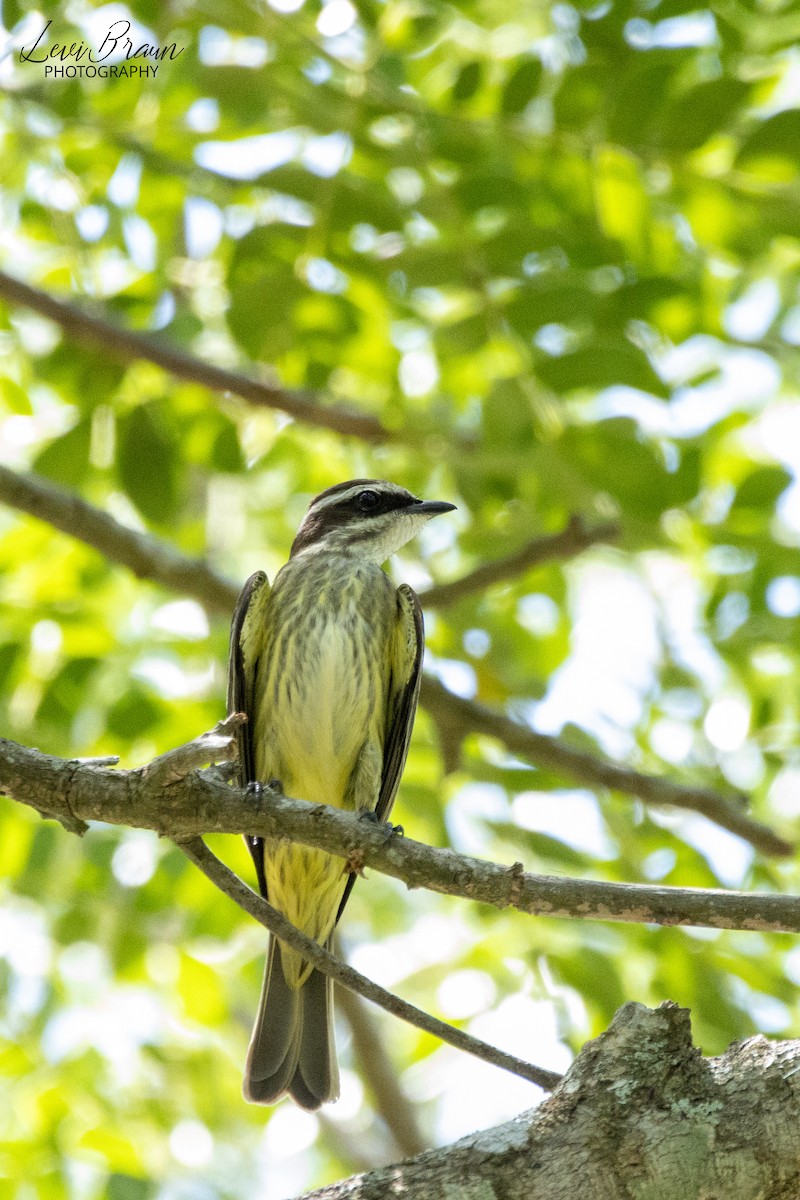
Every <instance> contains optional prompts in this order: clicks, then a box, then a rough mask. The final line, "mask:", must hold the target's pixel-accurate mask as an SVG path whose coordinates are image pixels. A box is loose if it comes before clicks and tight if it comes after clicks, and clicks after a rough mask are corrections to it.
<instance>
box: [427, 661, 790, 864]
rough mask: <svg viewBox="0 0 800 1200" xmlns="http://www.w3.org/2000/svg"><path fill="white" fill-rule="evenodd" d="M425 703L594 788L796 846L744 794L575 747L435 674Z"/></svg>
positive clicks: (783, 849)
mask: <svg viewBox="0 0 800 1200" xmlns="http://www.w3.org/2000/svg"><path fill="white" fill-rule="evenodd" d="M420 702H421V703H422V704H424V705H425V707H426V708H429V709H431V710H432V711H433V712H435V713H437V714H438V715H440V716H442V717H444V719H445V721H446V723H447V727H448V729H450V730H453V731H455V732H456V734H459V733H460V734H461V735H462V736H466V735H467V734H468V733H473V732H474V733H482V734H486V735H487V736H489V737H494V738H497V739H498V740H499V741H501V742H503V743H504V745H505V746H506V747H507V749H509V750H510V751H511V752H512V754H517V755H519V756H520V757H521V758H525V759H528V760H529V761H530V762H532V763H535V764H536V765H537V766H542V767H548V768H551V769H553V770H555V771H558V772H561V773H563V774H564V775H567V776H568V777H569V778H571V779H575V780H577V781H578V782H580V783H585V784H588V785H589V787H593V788H597V787H607V788H611V789H612V790H613V791H616V792H623V793H624V794H625V795H628V796H638V797H639V799H640V800H644V802H645V803H646V804H653V805H659V806H661V805H666V806H668V807H670V808H682V809H686V810H688V811H691V812H697V813H701V814H702V816H704V817H708V819H709V820H710V821H714V822H715V824H717V825H721V826H722V828H723V829H728V830H730V832H731V833H735V834H737V836H738V837H740V838H743V839H744V841H746V842H749V843H750V844H751V845H752V846H754V847H755V848H756V850H760V851H761V853H762V854H769V855H774V856H776V857H783V856H786V855H789V854H792V853H793V852H794V848H793V847H792V845H791V844H790V843H789V842H787V841H786V840H785V839H784V838H782V837H779V836H778V834H777V833H775V832H774V831H773V830H772V829H770V828H769V826H768V825H764V824H762V822H761V821H756V820H754V819H753V818H752V817H750V816H748V815H747V813H746V812H745V811H744V808H745V806H746V805H747V803H748V801H747V797H746V796H744V795H742V794H741V793H740V794H736V795H734V796H733V797H732V798H731V799H730V800H729V799H727V798H726V797H724V796H722V795H720V793H719V792H715V791H713V790H712V789H711V788H706V787H692V786H691V785H686V784H680V783H673V782H672V781H671V780H669V779H664V778H662V777H661V776H658V775H644V774H642V773H641V772H640V771H634V770H632V769H631V768H630V767H622V766H620V765H619V764H618V763H613V762H609V761H608V760H607V759H602V758H599V757H598V756H597V755H594V754H587V753H586V751H584V750H575V749H574V748H573V747H572V746H568V745H567V744H566V743H565V742H563V741H561V740H560V739H559V738H555V737H549V736H548V735H547V734H544V733H536V732H535V731H534V730H533V729H531V728H530V727H529V726H528V725H523V724H522V723H521V722H520V721H515V720H514V719H513V718H512V717H508V716H506V715H505V713H501V712H497V711H496V710H495V709H491V708H487V707H486V705H484V704H479V703H477V702H476V701H475V700H464V699H463V698H462V697H461V696H456V695H454V693H453V692H451V691H448V689H447V688H446V687H444V686H443V684H441V683H440V682H439V681H438V679H434V678H432V677H431V676H430V675H425V676H424V677H423V680H422V689H421V691H420Z"/></svg>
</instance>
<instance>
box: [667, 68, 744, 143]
mask: <svg viewBox="0 0 800 1200" xmlns="http://www.w3.org/2000/svg"><path fill="white" fill-rule="evenodd" d="M749 90H750V89H749V85H748V84H746V83H743V82H742V81H741V80H739V79H727V78H725V76H721V77H720V78H719V79H709V80H706V81H705V82H703V83H699V84H697V86H696V87H693V88H690V89H689V90H688V91H686V92H683V93H682V94H681V95H680V96H679V97H678V98H677V99H676V100H673V101H672V102H671V103H670V104H669V105H668V106H667V107H666V109H665V111H664V113H663V116H662V118H661V120H660V122H659V124H658V126H657V139H658V140H659V141H660V142H661V144H662V145H663V146H664V147H665V148H666V149H668V150H675V151H688V150H695V149H697V147H698V146H702V145H703V144H704V143H705V142H707V141H708V140H709V138H711V137H713V136H714V134H716V133H718V132H720V131H721V130H722V129H724V127H725V125H726V124H727V122H728V121H730V119H731V118H732V116H733V115H734V113H736V111H737V110H738V109H740V108H741V107H742V106H743V105H744V102H745V99H746V97H747V95H748V92H749Z"/></svg>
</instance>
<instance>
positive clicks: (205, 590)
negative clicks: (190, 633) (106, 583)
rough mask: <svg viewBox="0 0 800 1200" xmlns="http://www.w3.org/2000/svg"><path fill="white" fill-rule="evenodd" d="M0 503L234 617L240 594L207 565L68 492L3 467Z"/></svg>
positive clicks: (207, 606)
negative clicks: (130, 526)
mask: <svg viewBox="0 0 800 1200" xmlns="http://www.w3.org/2000/svg"><path fill="white" fill-rule="evenodd" d="M0 501H2V503H4V504H9V505H11V506H12V507H13V508H17V509H19V510H20V511H21V512H25V513H28V514H29V516H31V517H36V518H37V519H38V520H40V521H47V523H48V524H49V525H52V526H53V527H54V528H55V529H60V530H61V532H62V533H67V534H69V535H70V536H71V537H75V538H78V539H80V541H82V542H85V543H86V545H87V546H92V547H93V548H94V549H95V550H99V551H100V553H101V554H103V555H104V556H105V557H106V558H107V559H109V560H110V561H111V562H115V563H120V564H121V565H122V566H124V567H127V568H128V570H129V571H132V572H133V574H134V575H136V576H137V577H138V578H139V579H153V580H156V581H157V582H158V583H161V584H163V585H164V587H167V588H170V589H172V590H173V591H176V592H181V593H183V594H184V595H190V596H194V598H195V599H197V600H199V601H200V602H201V604H203V605H205V607H206V608H208V609H209V610H210V611H212V612H218V613H220V614H223V613H224V614H228V615H229V614H230V613H231V612H232V611H233V606H234V604H235V603H236V597H237V594H238V589H237V588H236V586H235V585H234V584H232V583H230V582H229V581H228V580H227V579H224V578H223V577H222V575H220V574H218V573H217V572H216V571H215V570H214V568H213V567H212V566H210V565H209V564H208V563H207V562H206V561H205V559H202V558H190V557H189V556H188V555H185V554H182V553H181V552H180V550H176V549H175V547H174V546H172V545H171V544H170V543H169V542H165V541H161V540H160V539H159V538H155V537H153V536H152V535H150V534H147V533H139V531H138V530H136V529H129V528H128V527H127V525H122V524H120V522H119V521H117V520H116V519H115V518H114V517H112V516H111V514H110V513H107V512H103V510H102V509H101V508H96V507H95V505H93V504H89V503H88V502H87V501H86V500H83V499H82V498H81V497H80V496H78V495H77V494H76V493H75V492H71V491H69V489H67V488H63V487H59V486H58V485H57V484H55V483H50V482H49V481H48V480H46V479H42V478H41V476H37V475H34V474H32V473H30V472H27V473H25V474H22V473H20V472H18V471H10V470H9V469H8V467H4V466H3V465H2V464H0Z"/></svg>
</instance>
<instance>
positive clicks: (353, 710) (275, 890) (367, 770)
mask: <svg viewBox="0 0 800 1200" xmlns="http://www.w3.org/2000/svg"><path fill="white" fill-rule="evenodd" d="M455 507H456V506H455V505H454V504H451V503H449V502H448V501H444V500H420V499H418V498H417V497H416V496H414V495H412V493H411V492H409V491H407V490H406V489H405V488H403V487H401V486H399V485H398V484H395V483H390V482H387V481H386V480H380V479H351V480H349V481H347V482H345V483H339V484H336V485H335V486H334V487H329V488H327V489H326V490H325V491H323V492H320V493H319V495H317V496H315V497H314V499H313V500H312V501H311V503H310V505H309V507H308V511H307V512H306V514H305V517H304V518H303V521H302V523H301V525H300V527H299V529H298V531H297V535H296V537H295V539H294V542H293V543H292V547H291V552H290V556H289V560H288V562H287V563H286V565H285V566H283V567H282V568H281V570H280V571H279V572H278V574H277V575H276V577H275V580H274V582H273V584H272V586H271V587H270V584H269V581H268V579H267V576H266V574H265V573H264V572H263V571H257V572H256V573H255V574H254V575H251V577H250V578H249V579H248V581H247V583H246V584H245V585H244V588H243V589H242V592H241V595H240V597H239V600H238V603H237V605H236V609H235V611H234V615H233V620H232V623H231V640H230V657H229V669H228V711H229V713H230V714H232V713H244V714H245V716H246V718H247V720H246V722H245V723H244V724H243V725H242V726H240V728H239V730H238V732H237V735H236V736H237V740H238V751H239V755H238V762H239V767H238V776H239V777H238V782H239V784H240V785H241V786H251V787H252V786H255V787H258V786H259V785H263V784H265V783H269V782H273V783H277V782H279V784H280V788H281V790H282V791H283V793H284V794H285V795H287V796H292V797H293V798H296V799H300V800H307V801H311V802H312V803H314V804H320V803H322V804H329V805H331V806H333V807H334V808H339V809H345V810H347V811H348V812H352V813H355V814H358V815H364V816H369V817H371V818H372V819H375V820H379V821H386V820H387V819H388V817H389V813H390V811H391V808H392V804H393V803H394V799H395V795H396V793H397V789H398V786H399V783H400V777H401V775H402V773H403V768H404V766H405V761H406V756H407V754H408V747H409V741H410V738H411V729H412V726H413V723H414V715H415V712H416V708H417V700H418V697H419V687H420V680H421V667H422V655H423V645H424V628H423V621H422V609H421V606H420V602H419V598H418V597H417V595H416V594H415V592H414V591H413V590H412V588H411V587H409V586H408V585H407V584H404V583H403V584H400V586H399V587H396V586H395V585H394V583H393V582H392V580H391V579H390V578H389V576H388V575H387V574H386V572H385V571H384V570H383V566H382V564H384V563H385V562H386V560H387V559H388V558H389V557H390V556H391V555H392V554H394V553H395V552H396V551H397V550H399V549H400V548H401V547H402V546H404V545H405V544H406V542H408V541H410V539H411V538H413V537H414V536H415V535H416V534H417V533H418V532H419V531H420V529H422V527H423V526H424V525H425V524H426V523H427V522H428V521H429V520H430V519H431V518H432V517H434V516H436V515H437V514H439V513H446V512H450V511H452V510H453V509H454V508H455ZM245 841H246V843H247V846H248V849H249V851H250V853H251V855H252V857H253V861H254V864H255V871H256V876H257V879H258V886H259V890H260V892H261V895H262V896H263V897H264V898H265V899H268V900H269V902H270V903H271V904H272V905H274V907H275V908H277V909H278V910H279V911H280V912H282V913H283V914H284V915H285V916H286V917H287V918H288V919H289V920H290V921H291V922H292V924H293V925H294V926H295V927H296V928H297V929H299V930H301V931H302V932H303V933H305V934H306V935H307V936H309V937H311V938H313V939H314V940H315V941H316V942H318V943H319V944H320V945H322V946H325V947H327V948H329V947H330V945H331V939H332V936H333V932H334V928H335V926H336V924H337V922H338V920H339V918H340V917H341V915H342V910H343V909H344V906H345V904H346V903H347V899H348V897H349V895H350V892H351V890H352V887H353V883H354V882H355V875H354V874H352V873H350V874H348V873H347V872H346V870H343V868H342V861H341V859H338V858H336V857H334V856H332V855H329V854H327V853H325V852H324V851H322V850H317V849H315V848H313V847H307V846H301V845H298V844H294V843H286V842H284V841H282V840H279V839H276V838H263V837H249V836H248V837H245ZM242 1091H243V1095H244V1098H245V1099H246V1100H248V1101H250V1102H252V1103H255V1104H274V1103H275V1102H276V1101H277V1100H279V1099H280V1098H281V1097H282V1096H284V1095H285V1094H287V1093H288V1094H289V1095H291V1096H292V1098H293V1099H294V1100H295V1102H296V1103H297V1104H299V1105H300V1106H301V1107H302V1108H304V1109H307V1110H308V1111H312V1112H313V1111H315V1110H316V1109H318V1108H319V1107H320V1106H321V1105H322V1104H323V1103H326V1102H327V1101H331V1100H335V1099H336V1098H337V1097H338V1094H339V1071H338V1064H337V1059H336V1047H335V1042H334V1031H333V996H332V981H331V980H330V979H329V978H328V977H326V976H324V975H322V974H321V973H320V972H319V971H317V970H316V969H315V968H314V967H313V966H312V965H311V964H310V963H308V962H306V961H305V960H304V959H303V958H302V956H301V955H300V954H299V953H298V952H297V951H295V950H292V949H291V948H289V947H288V946H285V945H281V944H280V943H279V942H278V941H277V940H276V939H275V938H274V937H273V936H272V935H270V939H269V946H268V950H267V961H266V968H265V972H264V982H263V985H262V990H261V999H260V1002H259V1008H258V1014H257V1016H256V1020H255V1025H254V1027H253V1033H252V1037H251V1039H250V1045H249V1048H248V1051H247V1059H246V1065H245V1074H244V1083H243V1088H242Z"/></svg>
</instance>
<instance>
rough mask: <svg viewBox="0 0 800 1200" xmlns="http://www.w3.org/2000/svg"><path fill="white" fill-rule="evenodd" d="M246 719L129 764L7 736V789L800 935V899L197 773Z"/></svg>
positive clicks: (480, 882)
mask: <svg viewBox="0 0 800 1200" xmlns="http://www.w3.org/2000/svg"><path fill="white" fill-rule="evenodd" d="M240 720H241V716H240V715H239V714H235V715H234V716H232V717H228V718H227V720H226V721H224V722H221V723H220V724H219V725H218V726H217V727H216V729H215V730H213V731H212V733H211V735H209V734H204V735H202V736H201V737H199V738H196V739H195V741H194V742H190V743H188V745H187V746H184V747H181V748H180V753H179V754H178V753H177V752H175V751H173V752H170V755H169V756H166V755H165V756H162V758H161V759H156V760H155V764H150V765H148V766H145V767H140V768H138V769H136V770H132V771H120V770H116V769H114V768H112V767H109V766H104V765H99V764H96V763H91V762H90V763H83V762H80V761H76V760H74V759H73V760H71V761H68V760H66V759H62V758H55V757H52V756H51V755H47V754H42V753H41V752H40V751H38V750H30V749H28V748H27V747H25V746H20V745H18V744H17V743H15V742H9V741H4V740H2V739H0V794H5V795H8V796H11V797H13V798H14V799H15V800H17V801H19V802H20V803H22V804H27V805H29V806H30V807H32V808H34V809H36V811H37V812H39V813H40V814H42V815H49V816H52V817H54V818H56V819H60V818H62V817H66V818H68V819H70V820H72V821H92V820H95V821H106V822H109V823H111V824H114V825H127V826H133V827H136V828H143V829H154V830H156V831H157V832H158V833H160V834H163V835H166V836H169V837H172V838H175V839H177V840H180V841H185V840H188V839H190V838H193V837H197V836H199V835H200V834H202V833H243V834H249V835H258V836H262V837H272V838H288V839H289V840H290V841H296V842H300V843H301V844H303V845H306V846H314V847H316V848H317V849H319V850H325V851H327V852H328V853H329V854H334V855H336V856H337V857H338V858H342V859H344V860H345V863H346V869H348V870H356V869H361V868H362V867H365V866H366V867H374V868H375V869H376V870H378V871H381V872H382V873H384V874H386V875H390V876H392V877H393V878H395V879H399V880H401V881H402V882H404V883H405V884H406V885H407V886H408V887H424V888H428V889H429V890H431V891H435V892H440V893H442V894H444V895H450V896H460V897H462V898H464V899H468V900H473V901H479V902H481V903H483V904H490V905H492V906H493V907H495V908H507V907H512V908H516V909H518V910H519V911H520V912H525V913H530V914H532V915H536V916H548V917H560V918H572V919H578V920H599V921H623V922H627V923H632V924H645V923H646V924H656V925H699V926H706V927H707V928H710V929H747V930H759V931H761V932H782V933H800V896H783V895H774V894H763V893H757V892H755V893H751V892H733V891H731V892H728V891H722V890H718V889H710V888H676V887H663V886H660V885H657V884H639V883H608V882H606V881H601V880H594V879H570V878H564V877H561V876H552V875H534V874H527V873H526V872H525V871H524V869H523V867H522V864H521V863H514V864H513V866H511V867H507V866H503V865H500V864H498V863H493V862H486V861H484V860H482V859H477V858H472V857H470V856H468V855H466V854H457V853H455V852H454V851H452V850H439V849H435V848H434V847H432V846H426V845H424V844H423V843H421V842H415V841H413V840H412V839H411V838H405V837H398V836H396V835H393V834H392V832H391V829H390V828H389V827H387V826H385V825H379V826H376V825H374V824H372V823H370V822H365V821H360V820H358V818H357V817H355V816H354V815H353V814H352V813H347V812H343V811H342V810H341V809H336V808H331V807H329V806H328V805H326V804H310V803H309V802H308V801H305V800H293V799H290V798H289V797H286V796H282V795H281V794H280V793H279V792H277V791H276V790H274V789H272V788H269V787H263V788H260V789H259V790H258V791H257V792H256V793H255V794H254V793H252V792H250V791H248V790H246V789H240V788H233V787H230V786H229V785H228V784H227V782H226V780H225V773H224V771H221V770H220V768H212V769H211V770H208V771H195V770H193V768H194V767H196V766H198V765H199V764H200V763H201V762H206V761H208V759H209V757H210V754H209V737H210V738H211V741H212V743H213V745H214V747H215V749H214V753H213V757H214V759H215V760H216V761H223V760H228V759H233V758H234V757H235V753H236V750H235V736H234V728H235V726H236V724H237V722H239V721H240ZM178 759H180V761H182V763H183V768H182V769H183V770H184V771H186V772H189V773H188V774H186V775H184V776H183V777H182V778H176V775H177V770H176V766H175V764H176V762H177V761H178ZM165 760H166V761H165ZM166 780H171V782H165V781H166Z"/></svg>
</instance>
